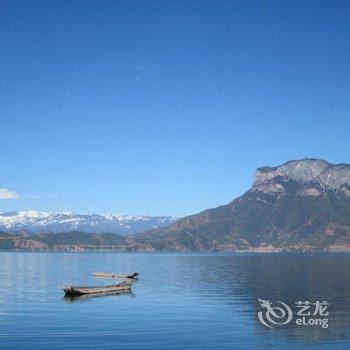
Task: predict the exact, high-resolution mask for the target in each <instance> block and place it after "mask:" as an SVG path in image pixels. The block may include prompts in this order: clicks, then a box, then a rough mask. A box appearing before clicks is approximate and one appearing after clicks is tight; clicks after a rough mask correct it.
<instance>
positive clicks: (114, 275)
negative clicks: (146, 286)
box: [93, 272, 139, 279]
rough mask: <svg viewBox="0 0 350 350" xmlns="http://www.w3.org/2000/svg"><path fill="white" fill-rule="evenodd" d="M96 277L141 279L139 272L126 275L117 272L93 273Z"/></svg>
mask: <svg viewBox="0 0 350 350" xmlns="http://www.w3.org/2000/svg"><path fill="white" fill-rule="evenodd" d="M93 275H94V276H95V277H104V278H129V279H135V278H138V277H139V273H138V272H126V273H115V272H93Z"/></svg>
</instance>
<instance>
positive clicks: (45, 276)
mask: <svg viewBox="0 0 350 350" xmlns="http://www.w3.org/2000/svg"><path fill="white" fill-rule="evenodd" d="M92 271H116V272H118V271H138V272H140V280H139V281H138V282H136V283H135V284H134V286H133V293H132V294H126V295H119V296H118V295H112V296H104V297H90V298H81V299H73V300H70V299H64V298H63V293H62V292H61V290H60V286H61V285H66V284H73V285H74V284H75V285H84V284H88V285H90V284H91V285H93V284H108V283H110V280H101V279H98V280H97V279H94V278H93V276H92V274H91V272H92ZM0 285H1V287H0V288H1V289H0V291H1V293H0V349H48V348H50V349H89V348H99V349H118V348H119V349H179V348H182V347H183V348H186V349H233V348H256V347H266V348H271V347H278V348H281V347H284V348H291V349H293V348H306V347H317V348H327V349H329V348H330V346H332V347H333V348H336V347H339V348H346V347H350V255H347V254H328V255H327V254H231V255H230V254H109V253H106V254H103V253H81V254H80V253H67V254H60V253H11V252H8V253H7V252H6V253H5V252H4V253H0ZM258 298H262V299H268V300H271V301H278V300H281V301H283V302H285V303H287V304H289V305H293V303H295V302H296V301H298V300H310V301H315V300H326V301H328V302H329V304H330V306H329V308H328V311H329V327H328V328H327V329H323V328H321V327H319V326H303V327H300V326H296V325H295V324H293V323H290V324H288V325H284V326H278V327H276V328H273V329H270V328H267V327H265V326H263V325H262V324H261V323H260V322H259V321H258V318H257V312H258V311H260V310H261V308H260V305H259V303H258Z"/></svg>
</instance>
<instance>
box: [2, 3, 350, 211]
mask: <svg viewBox="0 0 350 350" xmlns="http://www.w3.org/2000/svg"><path fill="white" fill-rule="evenodd" d="M349 11H350V3H349V2H348V1H277V0H276V1H61V0H55V1H13V0H11V1H6V0H2V1H1V2H0V38H1V39H0V122H1V138H0V142H1V146H0V159H1V172H0V189H1V190H0V198H3V200H0V211H7V210H16V209H20V210H23V209H35V210H48V211H60V210H65V211H67V210H71V211H77V212H97V213H110V212H113V213H122V214H146V215H176V216H183V215H187V214H191V213H195V212H198V211H200V210H202V209H205V208H208V207H214V206H217V205H220V204H224V203H226V202H229V201H230V200H232V199H233V198H235V197H237V196H239V195H240V194H242V193H243V192H245V191H246V190H247V189H248V188H249V187H250V186H251V183H252V180H253V176H254V171H255V169H256V168H257V167H259V166H262V165H278V164H281V163H284V162H285V161H287V160H290V159H299V158H304V157H318V158H323V159H326V160H328V161H330V162H334V163H338V162H350V159H349V149H350V137H349V130H350V117H349V111H350V108H349V103H350V63H349V62H350V45H349V42H350V26H349V19H348V14H349ZM5 189H7V190H8V191H7V192H6V190H5ZM12 192H15V193H16V194H17V196H12V197H18V198H12V199H6V200H5V199H4V198H6V197H7V198H9V197H11V193H12Z"/></svg>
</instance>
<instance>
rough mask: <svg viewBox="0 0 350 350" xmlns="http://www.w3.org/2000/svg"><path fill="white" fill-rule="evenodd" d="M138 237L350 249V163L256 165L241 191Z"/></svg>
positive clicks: (213, 245) (228, 245)
mask: <svg viewBox="0 0 350 350" xmlns="http://www.w3.org/2000/svg"><path fill="white" fill-rule="evenodd" d="M138 239H140V240H141V241H142V242H144V243H147V244H150V245H152V246H153V247H155V248H156V249H160V250H230V251H232V250H233V251H236V250H262V251H266V250H282V249H286V250H344V249H345V250H347V249H350V165H348V164H338V165H334V164H330V163H328V162H326V161H324V160H318V159H303V160H293V161H290V162H287V163H285V164H283V165H282V166H279V167H262V168H259V169H257V171H256V176H255V180H254V184H253V186H252V188H251V189H250V190H249V191H248V192H246V193H245V194H244V195H243V196H241V197H239V198H237V199H235V200H234V201H232V202H231V203H229V204H227V205H223V206H220V207H218V208H214V209H209V210H205V211H204V212H202V213H199V214H196V215H193V216H189V217H186V218H183V219H180V220H179V221H177V222H176V223H174V224H172V225H170V226H168V227H166V228H161V229H156V230H151V231H149V232H147V233H144V234H142V235H141V236H140V237H139V238H138Z"/></svg>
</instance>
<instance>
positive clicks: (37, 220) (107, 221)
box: [0, 210, 176, 235]
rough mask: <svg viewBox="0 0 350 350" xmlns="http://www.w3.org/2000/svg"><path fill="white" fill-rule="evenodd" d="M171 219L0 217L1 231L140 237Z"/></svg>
mask: <svg viewBox="0 0 350 350" xmlns="http://www.w3.org/2000/svg"><path fill="white" fill-rule="evenodd" d="M175 220H176V218H174V217H171V216H132V215H117V214H106V215H100V214H76V213H72V212H57V213H55V212H54V213H48V212H38V211H34V210H28V211H14V212H4V213H0V230H2V231H19V230H26V231H30V232H33V233H38V232H68V231H73V230H78V231H84V232H94V233H101V232H113V233H118V234H121V235H127V234H133V233H139V232H143V231H147V230H149V229H152V228H156V227H163V226H167V225H170V224H171V223H173V222H174V221H175Z"/></svg>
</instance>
